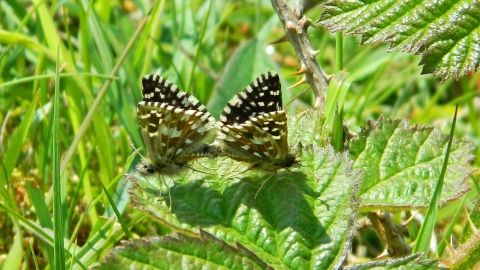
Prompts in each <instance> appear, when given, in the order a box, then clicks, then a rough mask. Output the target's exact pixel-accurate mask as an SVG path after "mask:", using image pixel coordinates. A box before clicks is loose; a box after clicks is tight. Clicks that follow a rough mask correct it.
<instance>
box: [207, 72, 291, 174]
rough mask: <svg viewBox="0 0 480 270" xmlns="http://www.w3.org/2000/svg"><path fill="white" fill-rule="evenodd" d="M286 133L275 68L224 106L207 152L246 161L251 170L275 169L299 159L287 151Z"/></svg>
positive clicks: (285, 116) (284, 113) (270, 170)
mask: <svg viewBox="0 0 480 270" xmlns="http://www.w3.org/2000/svg"><path fill="white" fill-rule="evenodd" d="M287 135H288V130H287V114H286V112H285V110H284V109H283V105H282V90H281V84H280V79H279V77H278V75H277V74H276V73H275V72H273V71H271V72H267V73H264V74H262V75H261V76H260V77H258V78H256V79H255V80H254V81H253V82H252V83H250V84H249V85H248V86H247V87H246V88H245V89H244V90H243V91H242V92H240V93H238V94H236V95H235V96H234V97H233V98H232V99H231V100H230V101H229V102H228V104H227V106H226V107H225V108H224V109H223V112H222V114H221V115H220V121H219V122H217V138H216V139H215V142H214V143H213V144H212V145H211V146H210V155H211V156H227V157H229V158H231V159H234V160H237V161H241V162H246V163H249V164H251V167H250V169H253V170H259V171H267V172H275V171H277V170H279V169H283V168H289V167H291V166H293V165H294V164H296V163H298V161H297V159H296V156H295V154H293V153H290V150H289V146H288V142H287V137H288V136H287Z"/></svg>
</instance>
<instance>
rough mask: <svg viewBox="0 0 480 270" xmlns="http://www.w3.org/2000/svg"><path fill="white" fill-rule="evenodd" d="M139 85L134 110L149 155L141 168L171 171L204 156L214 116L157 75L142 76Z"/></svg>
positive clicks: (153, 171)
mask: <svg viewBox="0 0 480 270" xmlns="http://www.w3.org/2000/svg"><path fill="white" fill-rule="evenodd" d="M142 85H143V89H142V93H143V100H142V101H141V102H140V103H138V106H137V113H138V119H139V122H140V133H141V134H142V137H143V141H144V143H145V147H146V150H147V154H148V158H149V164H147V165H144V168H143V171H145V172H147V173H155V172H156V173H160V174H175V173H177V172H179V171H180V170H182V169H183V168H185V165H186V163H187V162H188V161H191V160H193V159H196V158H200V157H203V156H206V155H207V154H208V153H209V146H208V144H206V143H205V142H206V141H207V140H208V139H209V138H211V137H213V136H215V119H214V118H213V117H212V116H211V115H210V113H209V112H208V111H207V109H206V108H205V106H204V105H202V104H201V103H200V102H199V101H198V100H197V99H196V98H195V97H194V96H192V95H191V94H189V93H187V92H184V91H181V90H180V89H179V88H178V87H177V86H176V85H175V84H173V83H171V82H169V81H167V80H165V79H164V78H163V77H161V76H159V75H154V74H151V75H147V76H145V77H143V79H142Z"/></svg>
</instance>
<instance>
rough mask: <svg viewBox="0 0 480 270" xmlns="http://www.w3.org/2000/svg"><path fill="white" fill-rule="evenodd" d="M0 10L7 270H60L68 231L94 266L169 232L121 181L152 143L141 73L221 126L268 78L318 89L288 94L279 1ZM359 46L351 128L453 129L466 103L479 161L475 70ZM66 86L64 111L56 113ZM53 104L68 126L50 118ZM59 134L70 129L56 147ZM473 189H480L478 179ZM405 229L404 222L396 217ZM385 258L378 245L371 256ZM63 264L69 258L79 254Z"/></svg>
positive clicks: (354, 39) (298, 105) (328, 37)
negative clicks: (140, 110)
mask: <svg viewBox="0 0 480 270" xmlns="http://www.w3.org/2000/svg"><path fill="white" fill-rule="evenodd" d="M0 8H1V9H0V44H1V45H2V46H1V47H0V95H1V97H0V123H1V132H0V147H1V150H0V158H1V160H2V164H1V165H2V170H1V172H0V224H1V225H0V227H1V230H0V254H2V255H3V256H2V258H3V259H1V260H0V265H2V266H3V268H4V269H18V268H19V267H24V268H29V267H30V268H35V267H37V268H39V269H43V268H45V267H47V266H49V267H53V266H54V265H55V263H56V262H58V260H57V259H58V257H57V256H56V255H55V254H54V252H53V249H52V248H51V247H52V246H53V236H54V233H53V230H54V229H57V230H60V231H63V233H64V235H65V238H66V239H67V240H68V241H65V248H67V249H69V252H70V254H72V253H74V254H75V257H76V258H81V266H85V267H89V266H91V265H92V264H93V263H94V262H97V261H98V260H99V257H101V256H103V255H104V254H105V253H104V252H105V251H106V250H109V249H111V248H112V247H113V246H115V245H117V244H118V243H119V241H120V240H121V239H127V238H131V237H143V236H162V235H165V234H169V233H170V232H171V229H172V228H169V227H166V226H163V225H161V224H159V223H158V221H157V220H156V219H155V218H153V217H151V216H149V215H146V214H145V213H144V212H142V211H139V210H137V209H133V208H131V207H130V201H129V199H128V195H127V191H126V189H125V185H129V184H126V183H125V182H124V180H125V179H124V178H122V175H123V174H124V173H127V172H129V171H130V170H131V169H132V168H133V166H131V164H133V163H135V162H136V160H135V161H133V155H132V152H133V151H132V148H131V147H130V145H131V144H132V143H133V144H134V145H135V146H136V147H141V146H142V145H143V143H142V141H141V138H140V135H139V133H138V124H137V116H136V112H135V107H136V104H137V103H138V101H140V99H141V85H140V80H141V78H142V76H143V75H145V74H150V73H160V74H161V75H162V76H164V77H166V78H167V79H168V80H170V81H172V82H175V83H176V84H177V85H179V86H180V88H182V89H183V90H186V91H189V92H191V93H193V94H194V95H195V96H196V97H198V99H199V100H200V101H201V102H203V103H204V104H207V107H208V108H209V110H210V111H211V112H212V114H213V115H214V116H216V117H217V116H218V115H219V113H220V112H221V110H222V109H223V107H224V105H225V103H226V102H227V101H228V100H229V99H230V97H231V96H233V94H234V93H237V92H238V91H240V90H242V89H243V87H244V86H245V85H247V84H248V83H249V82H251V81H252V80H253V79H254V78H255V77H257V76H259V75H260V74H261V73H263V72H266V71H269V70H276V71H277V72H278V73H279V74H280V76H281V80H282V85H283V99H284V103H286V102H287V101H289V100H291V99H293V97H295V96H297V95H298V94H300V93H302V92H303V91H304V90H305V89H306V88H307V85H305V84H304V85H301V86H299V87H295V88H292V89H289V90H287V87H288V86H291V85H293V84H294V83H296V82H297V81H298V80H299V79H300V77H296V76H288V75H289V74H292V73H294V72H295V71H296V70H298V69H299V68H300V63H299V62H298V58H297V57H296V55H295V53H294V51H293V48H292V46H291V45H290V44H289V43H280V44H278V45H273V46H271V45H269V46H265V45H264V44H265V43H267V42H268V41H273V40H277V39H278V38H280V37H282V36H283V34H284V30H283V28H282V26H281V24H280V22H279V20H278V16H277V14H275V13H274V11H273V9H272V7H271V3H270V2H268V1H242V2H238V1H211V2H208V1H207V2H205V1H196V0H192V1H174V0H172V1H158V2H155V3H154V2H151V1H85V0H82V1H68V0H67V1H47V2H44V1H16V0H5V1H2V2H1V3H0ZM323 11H324V10H323V9H322V8H318V7H317V4H315V5H311V6H306V9H305V15H306V16H307V17H308V18H311V19H312V20H314V21H315V20H316V19H317V18H320V16H321V13H322V12H323ZM149 12H150V13H149ZM147 14H149V16H148V17H147ZM136 31H140V32H139V33H138V35H136ZM308 31H309V34H310V39H311V43H312V44H313V46H314V47H315V49H318V50H320V53H319V54H318V55H317V60H318V62H319V64H320V66H321V67H322V68H323V69H324V71H325V72H326V73H327V74H339V72H340V70H339V68H338V66H337V65H336V64H335V63H336V53H335V44H336V43H335V35H333V34H331V33H329V32H328V31H326V30H325V29H323V28H322V27H321V26H319V25H317V27H310V28H309V30H308ZM372 36H373V34H372ZM130 40H132V42H133V43H131V44H130V45H129V41H130ZM360 41H361V38H360V37H359V36H348V37H345V38H344V40H343V42H344V43H343V70H344V71H346V72H347V73H348V76H349V79H350V81H354V83H353V84H351V85H350V88H349V89H348V92H347V93H346V96H345V99H344V100H345V102H344V109H343V117H344V121H345V123H346V125H347V126H348V127H349V128H350V129H351V130H353V131H355V132H360V127H361V126H366V125H367V121H368V120H376V119H378V118H379V117H380V115H384V116H385V117H386V118H401V119H408V120H409V123H411V124H416V123H419V124H421V125H428V126H435V127H436V128H438V129H439V130H440V131H441V132H443V133H448V130H449V127H450V124H451V118H452V115H453V112H454V107H455V104H459V105H460V110H459V117H458V122H457V128H456V130H455V135H456V136H457V137H458V138H467V139H468V141H470V142H472V143H473V146H474V147H476V148H475V149H473V154H474V155H475V156H478V154H479V151H480V150H479V148H478V145H480V117H479V111H480V110H479V94H478V93H479V92H478V89H479V86H478V85H479V77H478V76H479V75H478V73H470V74H467V75H465V76H463V77H459V79H458V80H453V79H448V80H446V81H444V82H443V83H440V79H439V78H435V77H433V76H432V75H429V74H426V75H420V74H421V73H422V67H421V66H418V63H419V62H420V57H419V56H415V55H413V54H408V53H397V52H390V53H386V51H387V50H388V48H389V47H388V45H386V44H380V43H377V44H374V45H372V46H360ZM57 65H58V66H57ZM57 70H58V72H57ZM428 71H430V70H428ZM57 74H58V76H57ZM56 76H57V77H56ZM55 89H57V90H58V92H59V93H60V104H59V106H55V105H54V103H53V101H54V90H55ZM312 103H313V94H312V93H311V91H307V92H306V93H304V94H302V95H301V96H300V97H299V98H298V99H296V100H295V101H293V102H292V103H291V105H289V107H288V110H289V112H290V113H291V114H297V113H300V112H302V111H304V110H306V109H308V108H309V107H310V106H311V104H312ZM54 108H57V109H58V113H59V114H58V118H54V117H53V116H54V114H53V110H54ZM82 124H84V125H85V126H82ZM54 128H58V132H59V136H58V138H57V139H55V140H53V139H52V138H53V129H54ZM322 142H323V143H325V140H322ZM56 151H58V152H59V153H60V156H61V157H62V161H61V163H60V165H61V166H60V171H61V172H62V175H61V177H57V178H54V175H53V172H52V170H53V169H54V166H52V163H53V162H54V160H55V159H54V154H55V152H56ZM142 152H143V150H142ZM479 165H480V162H479V160H478V159H476V160H474V161H472V162H471V166H472V167H473V168H478V167H479ZM473 179H477V181H478V174H476V175H475V174H474V176H473ZM54 181H57V182H56V183H58V184H60V185H61V186H62V187H63V189H62V190H61V193H60V195H61V197H62V198H63V201H61V202H60V203H61V204H62V203H63V205H60V207H61V208H60V209H66V210H61V211H63V212H64V213H63V214H64V215H65V220H66V221H65V222H64V223H61V224H59V223H58V220H56V219H55V218H56V215H54V214H53V209H54V203H53V200H52V196H53V194H54V191H53V186H54V184H53V183H54ZM466 181H469V180H466ZM472 187H473V188H472V190H471V191H470V192H469V193H467V194H466V195H465V198H467V199H465V200H464V201H462V203H465V208H466V209H468V212H470V211H471V210H472V209H474V205H473V203H474V199H475V198H476V197H478V188H477V187H476V186H474V185H472ZM56 194H57V195H58V193H56ZM107 194H109V195H110V197H109V196H107ZM112 205H114V206H115V207H112ZM62 207H63V208H62ZM459 208H462V207H460V202H455V203H453V204H449V205H448V206H446V207H444V208H442V209H441V210H440V212H439V213H438V217H437V220H438V227H437V228H436V230H437V231H438V232H442V231H443V229H445V228H446V227H447V226H448V225H449V224H447V223H448V222H449V221H450V220H451V219H452V216H454V215H455V214H456V211H457V209H459ZM57 209H58V208H57ZM462 209H463V208H462ZM117 210H118V211H119V213H121V216H122V217H123V219H124V220H123V223H121V224H120V223H118V222H116V220H115V211H117ZM460 216H461V218H459V219H458V220H457V221H456V222H457V225H458V226H457V227H455V228H454V229H453V230H454V231H453V235H454V236H455V237H456V238H455V239H461V238H462V237H463V228H464V225H465V224H466V220H467V219H466V214H465V212H462V213H461V214H460ZM401 219H402V218H401V215H400V214H398V215H397V221H398V222H400V220H401ZM467 227H468V226H467ZM173 229H176V228H173ZM187 233H188V232H187ZM369 237H374V236H372V234H371V233H368V232H366V233H365V232H361V233H360V239H361V241H358V242H357V243H356V244H355V245H356V246H355V247H358V246H363V245H365V246H371V245H372V243H375V241H376V240H369ZM375 239H377V238H375ZM380 251H381V250H376V249H375V248H372V249H369V253H368V254H366V255H364V256H366V257H374V256H376V255H377V254H378V252H380ZM445 256H447V255H445ZM66 260H67V261H68V260H71V258H70V256H69V254H68V253H67V254H66ZM252 260H253V261H255V260H254V259H252ZM409 262H411V260H410V261H409ZM77 266H78V265H77ZM77 266H76V267H77Z"/></svg>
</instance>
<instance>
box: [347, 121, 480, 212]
mask: <svg viewBox="0 0 480 270" xmlns="http://www.w3.org/2000/svg"><path fill="white" fill-rule="evenodd" d="M448 137H449V136H448V135H445V134H442V133H440V132H439V131H438V130H437V129H435V128H430V127H421V126H418V125H417V126H413V127H410V126H409V125H408V122H407V121H406V120H398V119H397V120H390V119H385V118H383V117H380V119H379V120H378V121H377V122H375V123H370V125H369V128H368V129H364V130H362V131H361V132H360V134H359V136H358V138H356V139H354V140H352V141H351V142H350V144H349V149H350V154H351V155H352V158H353V159H355V165H354V168H355V169H359V170H363V171H365V174H364V179H363V181H362V182H361V185H360V188H359V191H358V196H360V197H361V198H362V205H361V208H362V211H363V210H369V209H372V208H375V209H384V210H391V209H411V208H418V207H426V206H428V204H429V202H430V199H431V196H432V194H433V191H434V189H435V185H436V183H437V180H438V176H439V174H440V171H441V168H442V163H443V159H444V150H445V149H446V147H447V143H448ZM472 149H473V147H472V145H471V143H468V142H466V141H460V140H457V139H454V141H453V145H452V152H451V153H450V160H449V163H448V168H447V172H446V175H445V182H444V188H443V190H442V197H441V198H442V203H444V202H445V201H449V200H453V199H457V198H458V197H460V196H461V195H462V194H464V193H465V192H466V191H467V190H468V186H467V185H466V184H464V183H462V181H463V180H464V179H465V178H466V177H467V176H468V175H469V174H470V172H471V171H470V169H468V167H467V164H468V162H469V161H470V160H471V159H472V157H473V156H472V155H471V151H472Z"/></svg>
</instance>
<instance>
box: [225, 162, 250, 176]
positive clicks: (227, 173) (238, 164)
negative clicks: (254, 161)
mask: <svg viewBox="0 0 480 270" xmlns="http://www.w3.org/2000/svg"><path fill="white" fill-rule="evenodd" d="M238 166H240V163H237V165H236V166H234V167H233V169H231V170H230V171H228V172H226V173H224V174H222V177H226V176H227V175H229V174H231V173H233V172H234V171H235V170H237V168H238ZM248 170H250V168H248V169H246V170H244V171H242V172H240V173H237V174H235V175H233V176H237V175H239V174H242V173H244V172H246V171H248ZM227 178H229V177H227ZM230 178H231V177H230Z"/></svg>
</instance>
